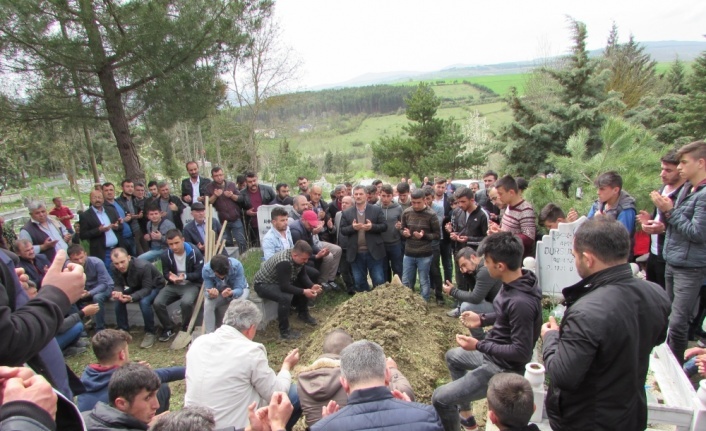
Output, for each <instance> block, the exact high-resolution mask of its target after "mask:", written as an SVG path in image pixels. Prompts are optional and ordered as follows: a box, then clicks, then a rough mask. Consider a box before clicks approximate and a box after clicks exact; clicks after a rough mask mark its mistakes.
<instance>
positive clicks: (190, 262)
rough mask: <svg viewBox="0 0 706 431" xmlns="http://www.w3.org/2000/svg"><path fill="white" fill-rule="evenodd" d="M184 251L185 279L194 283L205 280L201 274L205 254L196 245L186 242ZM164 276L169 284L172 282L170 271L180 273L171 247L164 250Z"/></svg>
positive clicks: (162, 257)
mask: <svg viewBox="0 0 706 431" xmlns="http://www.w3.org/2000/svg"><path fill="white" fill-rule="evenodd" d="M184 253H186V271H185V273H184V276H185V279H186V280H187V281H189V282H191V283H194V284H200V283H202V282H203V277H202V276H201V270H202V269H203V254H201V251H200V250H199V249H198V248H196V246H194V245H191V244H189V243H188V242H185V243H184ZM161 259H162V276H164V279H165V280H166V281H167V283H168V284H172V282H171V281H169V273H170V272H171V273H173V274H178V270H177V264H176V260H174V252H173V251H172V250H171V249H169V248H168V249H166V250H163V251H162V256H161Z"/></svg>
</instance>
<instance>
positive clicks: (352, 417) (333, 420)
mask: <svg viewBox="0 0 706 431" xmlns="http://www.w3.org/2000/svg"><path fill="white" fill-rule="evenodd" d="M389 384H390V369H389V368H388V367H387V365H386V363H385V353H384V352H383V350H382V347H380V346H379V345H378V344H376V343H373V342H372V341H368V340H360V341H356V342H355V343H353V344H351V345H350V346H348V347H346V348H345V349H343V351H342V352H341V385H343V389H345V391H346V393H348V405H347V406H345V407H343V408H342V409H341V410H340V411H338V412H336V413H334V414H332V415H329V416H326V417H325V418H323V419H321V420H320V421H319V422H317V423H316V424H315V425H314V426H312V427H311V430H312V431H326V430H331V431H334V430H335V431H354V430H363V429H366V430H369V429H386V428H395V429H401V428H402V427H405V429H407V430H408V431H427V430H429V431H441V430H443V428H442V426H441V421H440V420H439V416H438V415H437V414H436V412H435V411H434V408H433V407H431V406H426V405H424V404H419V403H414V402H411V401H406V400H404V399H396V397H403V395H401V394H400V393H398V392H396V393H395V396H393V393H392V392H391V391H390V389H389V387H388V386H389Z"/></svg>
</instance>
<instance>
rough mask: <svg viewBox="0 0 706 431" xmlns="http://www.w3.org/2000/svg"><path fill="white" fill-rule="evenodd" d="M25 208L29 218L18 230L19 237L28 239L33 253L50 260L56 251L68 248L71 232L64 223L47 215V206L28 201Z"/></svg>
mask: <svg viewBox="0 0 706 431" xmlns="http://www.w3.org/2000/svg"><path fill="white" fill-rule="evenodd" d="M27 209H28V210H29V216H30V220H29V221H28V222H27V223H25V225H24V226H23V227H22V230H20V236H19V238H20V239H26V240H29V241H30V242H31V243H32V245H33V246H34V253H35V254H39V253H42V254H44V256H46V257H47V259H49V262H52V261H53V260H54V256H56V252H57V251H59V250H64V251H66V249H67V248H69V244H68V243H69V242H70V241H71V234H70V233H69V231H67V230H66V228H65V227H64V225H62V224H61V223H58V222H57V223H55V222H54V221H52V220H50V219H49V218H48V217H47V208H46V207H45V206H44V204H43V203H41V202H37V201H33V202H30V203H29V205H28V206H27Z"/></svg>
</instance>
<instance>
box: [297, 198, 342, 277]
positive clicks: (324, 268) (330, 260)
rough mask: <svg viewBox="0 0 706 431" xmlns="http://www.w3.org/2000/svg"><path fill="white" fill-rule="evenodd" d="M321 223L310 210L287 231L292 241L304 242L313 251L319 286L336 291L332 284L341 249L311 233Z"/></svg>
mask: <svg viewBox="0 0 706 431" xmlns="http://www.w3.org/2000/svg"><path fill="white" fill-rule="evenodd" d="M321 223H322V221H321V220H319V217H318V216H317V215H316V213H315V212H314V211H312V210H306V211H304V212H303V213H302V217H301V219H299V220H296V221H294V222H292V223H291V224H290V225H289V230H290V232H291V233H292V241H293V242H295V243H296V242H297V241H299V240H303V241H305V242H306V243H307V244H309V245H310V246H311V249H312V250H313V255H312V257H313V258H314V261H315V262H317V263H318V264H319V280H318V282H319V284H321V286H323V287H324V288H325V289H327V290H329V289H334V290H338V285H336V283H335V282H334V279H335V278H336V271H338V264H339V262H340V261H341V252H342V250H341V247H339V246H337V245H336V244H330V243H328V242H322V241H319V238H318V236H317V235H315V234H313V231H314V230H315V229H317V228H319V227H320V226H321Z"/></svg>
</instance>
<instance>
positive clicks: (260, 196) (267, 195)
mask: <svg viewBox="0 0 706 431" xmlns="http://www.w3.org/2000/svg"><path fill="white" fill-rule="evenodd" d="M245 184H246V185H247V186H246V189H245V190H243V193H242V197H243V208H245V209H246V211H245V215H247V219H248V220H249V222H250V223H249V224H248V232H249V233H250V243H251V244H253V246H259V245H260V229H259V228H258V225H257V209H258V208H260V206H261V205H269V204H270V203H272V201H274V200H275V197H276V196H277V195H276V193H275V191H274V190H273V189H272V187H270V186H266V185H264V184H258V182H257V175H256V174H255V172H252V171H248V172H246V173H245Z"/></svg>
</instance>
